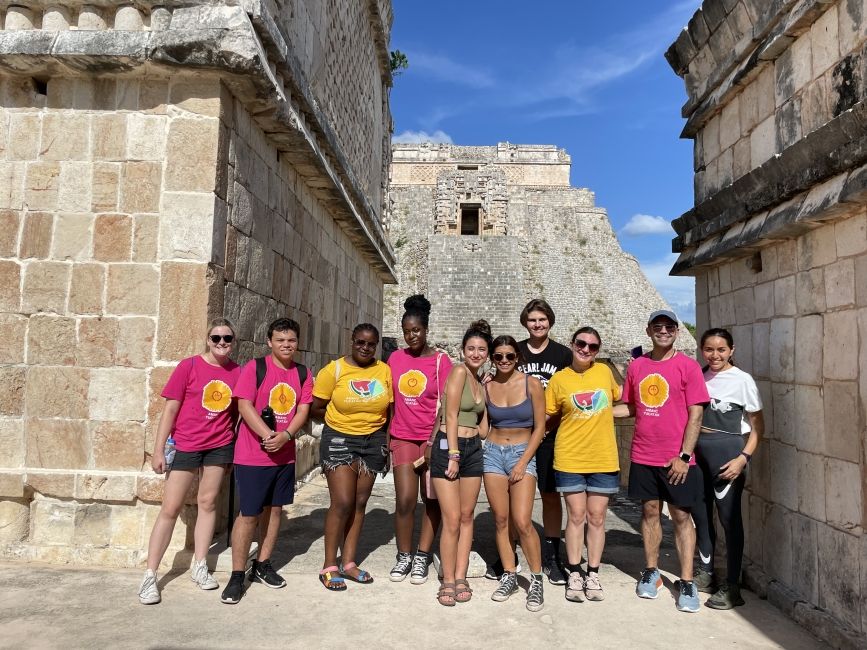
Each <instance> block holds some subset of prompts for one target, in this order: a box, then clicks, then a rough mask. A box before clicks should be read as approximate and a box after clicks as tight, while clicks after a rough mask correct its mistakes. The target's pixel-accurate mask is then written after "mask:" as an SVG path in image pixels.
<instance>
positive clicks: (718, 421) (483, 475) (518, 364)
mask: <svg viewBox="0 0 867 650" xmlns="http://www.w3.org/2000/svg"><path fill="white" fill-rule="evenodd" d="M404 307H405V313H404V315H403V318H402V320H401V327H402V331H403V337H404V340H405V342H406V347H405V348H403V349H400V350H397V351H395V352H393V353H392V354H391V355H390V356H389V357H388V360H387V362H383V361H381V360H379V359H377V356H376V350H377V347H378V345H379V332H378V330H377V328H376V327H375V326H373V325H371V324H369V323H363V324H360V325H357V326H356V327H355V328H354V329H353V331H352V336H351V352H350V354H348V355H346V356H342V357H340V358H338V359H336V360H334V361H332V362H330V363H329V364H328V365H326V366H325V367H324V368H322V369H321V370H320V371H319V372H318V373H317V375H316V378H315V382H314V381H313V377H312V375H311V373H310V372H308V370H307V368H305V367H304V366H303V365H301V364H299V363H296V362H295V361H294V356H295V354H296V352H297V350H298V343H299V337H300V334H301V332H300V327H299V326H298V324H297V323H296V322H295V321H293V320H291V319H288V318H280V319H277V320H276V321H274V322H273V323H271V325H270V326H269V328H268V340H267V343H268V347H269V348H270V354H269V355H268V356H266V357H264V358H260V359H254V360H251V361H250V362H248V363H247V364H246V365H245V366H244V367H243V368H241V367H239V366H238V365H237V364H235V363H234V362H233V361H232V360H231V359H230V355H231V351H232V349H233V344H234V338H235V332H234V329H233V328H232V326H231V324H230V323H229V322H228V321H226V320H222V319H221V320H216V321H214V322H212V324H211V327H210V329H209V331H208V335H207V338H206V346H207V348H206V351H205V352H204V353H203V354H201V355H198V356H195V357H191V358H189V359H185V360H183V361H181V363H180V364H178V366H177V368H176V369H175V371H174V373H173V374H172V376H171V378H170V380H169V382H168V383H167V385H166V387H165V389H164V391H163V397H165V399H166V406H165V409H164V411H163V415H162V418H161V420H160V424H159V428H158V431H157V434H156V441H155V446H154V454H153V459H152V464H153V469H154V471H156V472H157V473H164V472H165V473H166V474H167V476H166V482H165V490H164V499H163V505H162V508H161V510H160V513H159V516H158V517H157V520H156V522H155V524H154V528H153V532H152V534H151V538H150V543H149V548H148V561H147V571H146V573H145V576H144V579H143V581H142V583H141V586H140V588H139V598H140V601H141V602H142V603H145V604H151V603H157V602H159V601H160V593H159V588H158V585H157V569H158V567H159V564H160V562H161V560H162V557H163V554H164V553H165V550H166V548H167V546H168V543H169V540H170V539H171V534H172V530H173V527H174V524H175V521H176V520H177V517H178V514H179V512H180V510H181V508H182V507H183V504H184V500H185V496H186V494H187V492H188V491H189V489H190V487H191V485H192V484H193V481H194V480H195V478H196V477H197V476H198V478H199V486H198V498H197V501H198V518H197V520H196V527H195V534H194V539H195V548H194V559H193V563H192V568H191V573H190V577H191V579H192V580H193V581H194V582H195V583H196V584H197V585H198V586H199V587H200V588H202V589H217V588H218V587H219V585H218V584H217V582H216V580H215V579H214V578H213V576H212V575H211V574H210V573H209V571H208V566H207V564H206V561H205V560H206V555H207V551H208V546H209V544H210V542H211V538H212V537H213V533H214V526H215V521H216V516H215V501H216V497H217V494H218V492H219V488H220V485H221V483H222V481H223V479H224V477H225V475H226V473H227V472H228V471H229V470H230V469H232V468H234V477H235V481H236V485H237V490H238V495H239V502H240V509H239V514H238V517H237V519H236V520H235V522H234V527H233V530H232V564H233V567H232V568H233V570H232V574H231V577H230V578H229V582H228V584H227V585H226V587H225V588H224V590H223V592H222V596H221V600H222V602H224V603H228V604H233V603H237V602H238V601H239V600H240V599H241V598H242V596H243V594H244V587H245V579H246V578H247V575H248V574H247V566H246V565H247V558H248V554H249V551H250V546H251V544H252V540H253V537H254V535H256V534H257V531H258V551H257V555H256V559H255V560H254V561H253V563H252V567H251V568H250V570H249V580H250V581H251V582H258V583H261V584H264V585H265V586H268V587H271V588H280V587H283V586H285V584H286V582H285V580H284V579H283V578H282V577H281V576H280V575H279V574H278V573H277V572H276V571H275V569H274V567H273V566H272V564H271V555H272V553H273V550H274V546H275V543H276V540H277V533H278V531H279V527H280V517H281V511H282V507H283V506H284V505H286V504H289V503H292V501H293V498H294V486H295V442H294V441H295V439H296V438H297V437H298V436H299V435H300V434H301V432H302V431H303V427H304V425H305V423H306V422H307V420H308V418H311V417H312V418H313V419H315V420H318V421H321V422H323V423H324V424H323V428H322V435H321V438H320V443H319V444H320V461H321V465H322V469H323V473H324V475H325V478H326V480H327V483H328V490H329V496H330V505H329V508H328V511H327V513H326V517H325V531H324V541H325V549H324V550H325V553H324V555H325V557H324V561H323V566H322V570H321V571H320V572H319V580H320V582H321V584H322V585H323V586H324V587H325V588H326V589H328V590H332V591H343V590H345V589H347V581H349V582H354V583H360V584H369V583H372V582H373V576H371V575H370V573H369V572H367V571H365V570H364V569H362V568H361V567H360V566H358V563H357V559H358V558H357V549H358V543H359V539H360V536H361V533H362V528H363V523H364V516H365V511H366V507H367V501H368V499H369V497H370V495H371V491H372V488H373V484H374V480H375V477H376V474H378V473H380V472H383V471H387V469H388V468H389V467H390V468H391V470H392V472H393V475H394V483H395V498H396V503H395V516H394V526H395V537H396V541H397V557H396V559H395V564H394V566H393V568H392V569H391V571H390V573H389V578H390V580H392V581H402V580H404V579H406V578H407V577H409V578H410V582H411V583H413V584H422V583H424V582H426V581H427V579H428V574H429V570H430V566H431V564H432V560H433V552H432V549H433V544H434V540H435V538H436V535H437V531H439V559H440V562H441V585H440V588H439V590H438V592H437V600H438V602H439V603H440V604H441V605H443V606H447V607H452V606H455V604H456V603H464V602H467V601H469V600H471V599H472V596H473V590H472V588H471V586H470V583H469V581H468V580H467V571H468V566H469V556H470V550H471V547H472V543H473V525H474V513H475V508H476V505H477V501H478V497H479V493H480V490H481V486H482V482H484V486H485V493H486V495H487V499H488V503H489V504H490V508H491V511H492V514H493V517H494V522H495V526H496V547H497V551H498V555H499V558H498V560H497V561H496V562H494V563H492V565H491V567H490V569H489V571H488V573H487V576H486V577H489V578H492V579H496V580H498V585H497V587H496V589H495V591H494V592H493V594H492V599H493V600H494V601H498V602H502V601H505V600H507V599H509V598H510V596H512V595H513V594H515V593H516V592H517V591H518V589H519V587H518V580H517V573H518V571H520V567H519V564H518V556H517V553H516V551H515V549H516V545H517V544H518V543H520V545H521V549H522V551H523V555H524V558H525V560H526V562H527V564H528V565H529V570H530V580H529V586H528V588H527V594H526V607H527V609H528V610H530V611H538V610H540V609H542V607H543V604H544V590H543V580H544V577H547V579H548V582H549V583H550V584H553V585H564V586H565V597H566V599H567V600H570V601H583V600H588V601H599V600H602V599H603V598H604V591H603V587H602V583H601V581H600V565H601V561H602V554H603V550H604V545H605V519H606V514H607V510H608V502H609V499H610V497H611V495H613V494H616V493H617V492H618V491H619V488H620V463H619V455H618V446H617V439H616V436H615V426H614V418H616V417H634V418H635V432H634V437H633V441H632V449H631V463H630V468H629V487H628V494H629V496H630V497H631V498H635V499H639V500H641V502H642V521H641V534H642V537H643V540H644V551H645V569H644V570H643V571H642V572H641V575H640V577H639V579H638V582H637V586H636V592H637V594H638V596H640V597H642V598H656V597H657V595H658V593H659V589H660V587H661V586H662V585H663V580H662V577H661V574H660V572H659V569H658V555H659V546H660V541H661V538H662V528H661V520H660V518H661V515H662V510H663V503H667V504H668V511H669V513H670V516H671V518H672V520H673V523H674V527H675V535H676V541H677V550H678V554H679V558H680V579H679V581H678V583H677V585H676V591H677V608H678V609H679V610H681V611H688V612H695V611H698V609H699V599H698V595H697V591H706V592H711V593H712V594H713V595H712V596H711V598H710V599H708V601H707V605H708V606H710V607H714V608H717V609H729V608H731V607H734V606H737V605H742V604H743V600H742V598H741V597H740V593H739V589H738V583H739V579H740V569H741V562H742V555H743V539H744V536H743V522H742V519H741V514H740V499H741V494H742V491H743V487H744V480H745V469H746V466H747V465H748V463H749V461H750V457H751V455H752V453H753V452H754V451H755V449H756V447H757V445H758V441H759V438H760V436H761V434H762V428H763V425H762V417H761V400H760V398H759V395H758V391H757V389H756V385H755V382H754V381H753V380H752V378H751V377H750V376H749V375H748V374H747V373H745V372H743V371H741V370H740V369H738V368H736V367H735V366H734V365H733V360H732V355H733V352H734V342H733V340H732V338H731V335H730V334H729V333H728V332H727V331H726V330H722V329H714V330H709V331H708V332H706V333H705V334H704V335H703V336H702V338H701V353H702V355H703V357H704V359H705V361H706V364H707V367H706V368H705V369H704V371H702V369H701V367H700V366H699V364H698V363H697V362H696V361H695V360H693V359H691V358H689V357H688V356H686V355H685V354H683V353H681V352H678V351H676V350H675V347H674V342H675V339H676V338H677V334H678V319H677V317H676V316H675V314H673V313H672V312H670V311H667V310H662V311H657V312H653V313H652V314H650V317H649V318H648V323H647V330H646V332H647V334H648V336H649V337H650V339H651V341H652V344H653V347H652V349H651V350H650V352H648V353H647V354H642V355H640V356H638V357H637V358H636V359H634V360H633V361H632V363H631V364H630V366H629V367H628V370H627V373H626V377H625V382H624V384H623V386H622V387H621V386H620V385H619V384H618V383H617V381H616V380H615V377H614V374H613V373H612V370H611V368H610V367H609V366H608V365H607V364H606V363H604V362H601V361H599V362H597V360H596V357H597V355H598V353H599V350H600V348H601V346H602V339H601V336H600V334H599V332H598V331H596V330H595V329H594V328H592V327H581V328H579V329H578V330H577V331H576V332H574V333H573V334H572V336H571V337H570V339H569V346H568V347H567V346H565V345H562V344H560V343H557V342H556V341H554V340H553V339H551V338H550V337H549V333H550V330H551V328H552V327H553V326H554V323H555V315H554V312H553V310H552V309H551V307H550V305H548V303H547V302H545V301H544V300H542V299H536V300H532V301H530V302H529V303H528V304H527V305H526V307H525V308H524V310H523V311H522V312H521V315H520V321H521V323H522V325H524V327H525V328H526V329H527V332H528V337H527V338H526V339H525V340H523V341H516V340H515V339H514V338H512V337H511V336H508V335H503V336H498V337H496V338H493V337H492V333H491V330H490V327H489V326H488V324H487V323H486V322H485V321H476V322H474V323H472V324H471V325H470V327H469V328H468V329H467V331H466V333H465V334H464V337H463V340H462V345H461V352H462V354H461V362H460V363H456V364H453V362H452V361H451V359H450V358H449V357H448V356H447V355H446V354H444V353H443V352H440V351H438V350H436V349H435V348H434V347H432V346H431V345H430V343H429V341H428V339H427V334H428V326H429V317H430V312H431V304H430V302H429V301H428V300H427V299H426V298H424V296H420V295H416V296H411V297H410V298H408V299H407V300H406V302H405V303H404ZM236 412H237V415H239V416H240V417H239V418H237V419H238V426H237V427H236V426H235V420H236V415H235V414H236ZM170 436H171V437H172V439H173V441H174V445H175V447H176V451H175V454H174V459H173V460H172V462H171V465H170V467H169V466H168V465H167V462H166V453H165V452H166V441H167V440H168V439H169V438H170ZM537 487H538V490H539V492H540V494H541V499H542V511H543V512H542V520H543V521H542V530H543V535H542V536H540V535H539V534H538V533H537V531H536V528H535V526H534V524H533V521H532V511H533V503H534V500H535V495H536V489H537ZM419 497H420V498H421V502H422V504H423V513H422V518H421V530H420V531H419V535H418V543H417V545H416V547H415V550H414V551H413V544H412V542H413V538H414V530H413V529H414V522H415V510H416V507H417V504H418V500H419ZM563 501H565V503H566V511H567V512H566V517H567V523H566V529H565V536H564V537H565V559H564V558H563V557H562V554H561V548H560V547H561V526H562V518H563V512H562V505H561V504H562V502H563ZM714 507H716V509H717V511H718V513H719V518H720V521H721V523H722V525H723V527H724V529H725V535H726V542H727V548H728V561H727V575H726V579H725V580H724V581H719V582H718V581H717V580H716V576H715V575H714V572H713V561H714V544H715V539H716V534H715V530H714V527H713V516H714V511H713V510H714ZM696 538H697V539H698V548H699V560H700V561H699V565H698V567H697V568H696V569H695V571H694V566H693V555H694V552H695V546H696ZM585 546H586V557H587V560H586V566H585V564H584V547H585Z"/></svg>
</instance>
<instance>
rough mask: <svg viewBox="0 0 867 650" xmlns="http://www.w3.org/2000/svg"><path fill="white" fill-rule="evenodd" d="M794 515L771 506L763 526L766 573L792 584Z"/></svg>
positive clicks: (763, 556) (763, 560)
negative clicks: (792, 518) (792, 521)
mask: <svg viewBox="0 0 867 650" xmlns="http://www.w3.org/2000/svg"><path fill="white" fill-rule="evenodd" d="M791 517H792V513H790V512H789V511H787V510H786V509H785V508H783V507H782V506H778V505H773V504H769V505H768V507H767V509H766V519H765V521H764V525H763V526H762V533H763V535H762V538H763V539H762V564H763V566H764V568H765V571H766V572H767V573H769V574H771V575H773V576H776V577H777V578H778V579H779V580H782V581H783V582H785V583H786V584H792V545H793V540H792V523H791Z"/></svg>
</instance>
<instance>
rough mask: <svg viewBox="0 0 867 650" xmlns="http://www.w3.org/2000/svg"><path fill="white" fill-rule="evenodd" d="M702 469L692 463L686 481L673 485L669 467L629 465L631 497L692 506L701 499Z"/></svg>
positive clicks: (687, 506) (686, 506) (685, 506)
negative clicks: (669, 476) (669, 478)
mask: <svg viewBox="0 0 867 650" xmlns="http://www.w3.org/2000/svg"><path fill="white" fill-rule="evenodd" d="M703 485H704V483H703V479H702V475H701V469H699V467H698V466H697V465H690V466H689V471H688V472H687V473H686V482H684V483H681V484H680V485H672V484H671V483H669V482H668V468H667V467H656V466H652V465H642V464H641V463H635V462H633V463H632V464H630V466H629V497H630V498H631V499H641V500H642V501H656V500H662V501H665V502H666V503H670V504H671V505H673V506H678V507H679V508H687V509H689V508H692V507H693V505H694V504H695V503H696V502H697V500H700V499H701V495H702V490H703Z"/></svg>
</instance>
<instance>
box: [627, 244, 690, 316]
mask: <svg viewBox="0 0 867 650" xmlns="http://www.w3.org/2000/svg"><path fill="white" fill-rule="evenodd" d="M677 257H678V256H677V253H670V254H668V255H666V256H665V257H663V258H662V259H656V260H651V261H639V265H640V266H641V270H642V271H644V275H646V276H647V279H648V280H650V283H651V284H652V285H653V286H654V287H656V290H657V291H659V293H660V294H662V297H663V298H665V300H666V302H668V304H669V305H671V308H672V309H674V312H675V313H676V314H677V316H678V317H679V318H680V320H682V321H687V322H689V323H695V278H693V277H691V276H684V277H676V276H671V275H669V274H668V272H669V271H671V267H672V266H674V263H675V261H676V260H677Z"/></svg>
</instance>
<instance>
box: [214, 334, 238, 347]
mask: <svg viewBox="0 0 867 650" xmlns="http://www.w3.org/2000/svg"><path fill="white" fill-rule="evenodd" d="M208 338H209V339H211V343H214V344H215V345H216V344H217V343H219V342H220V341H225V342H226V343H231V342H232V341H234V340H235V335H234V334H223V335H222V336H221V335H219V334H211V335H210V336H209V337H208Z"/></svg>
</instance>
